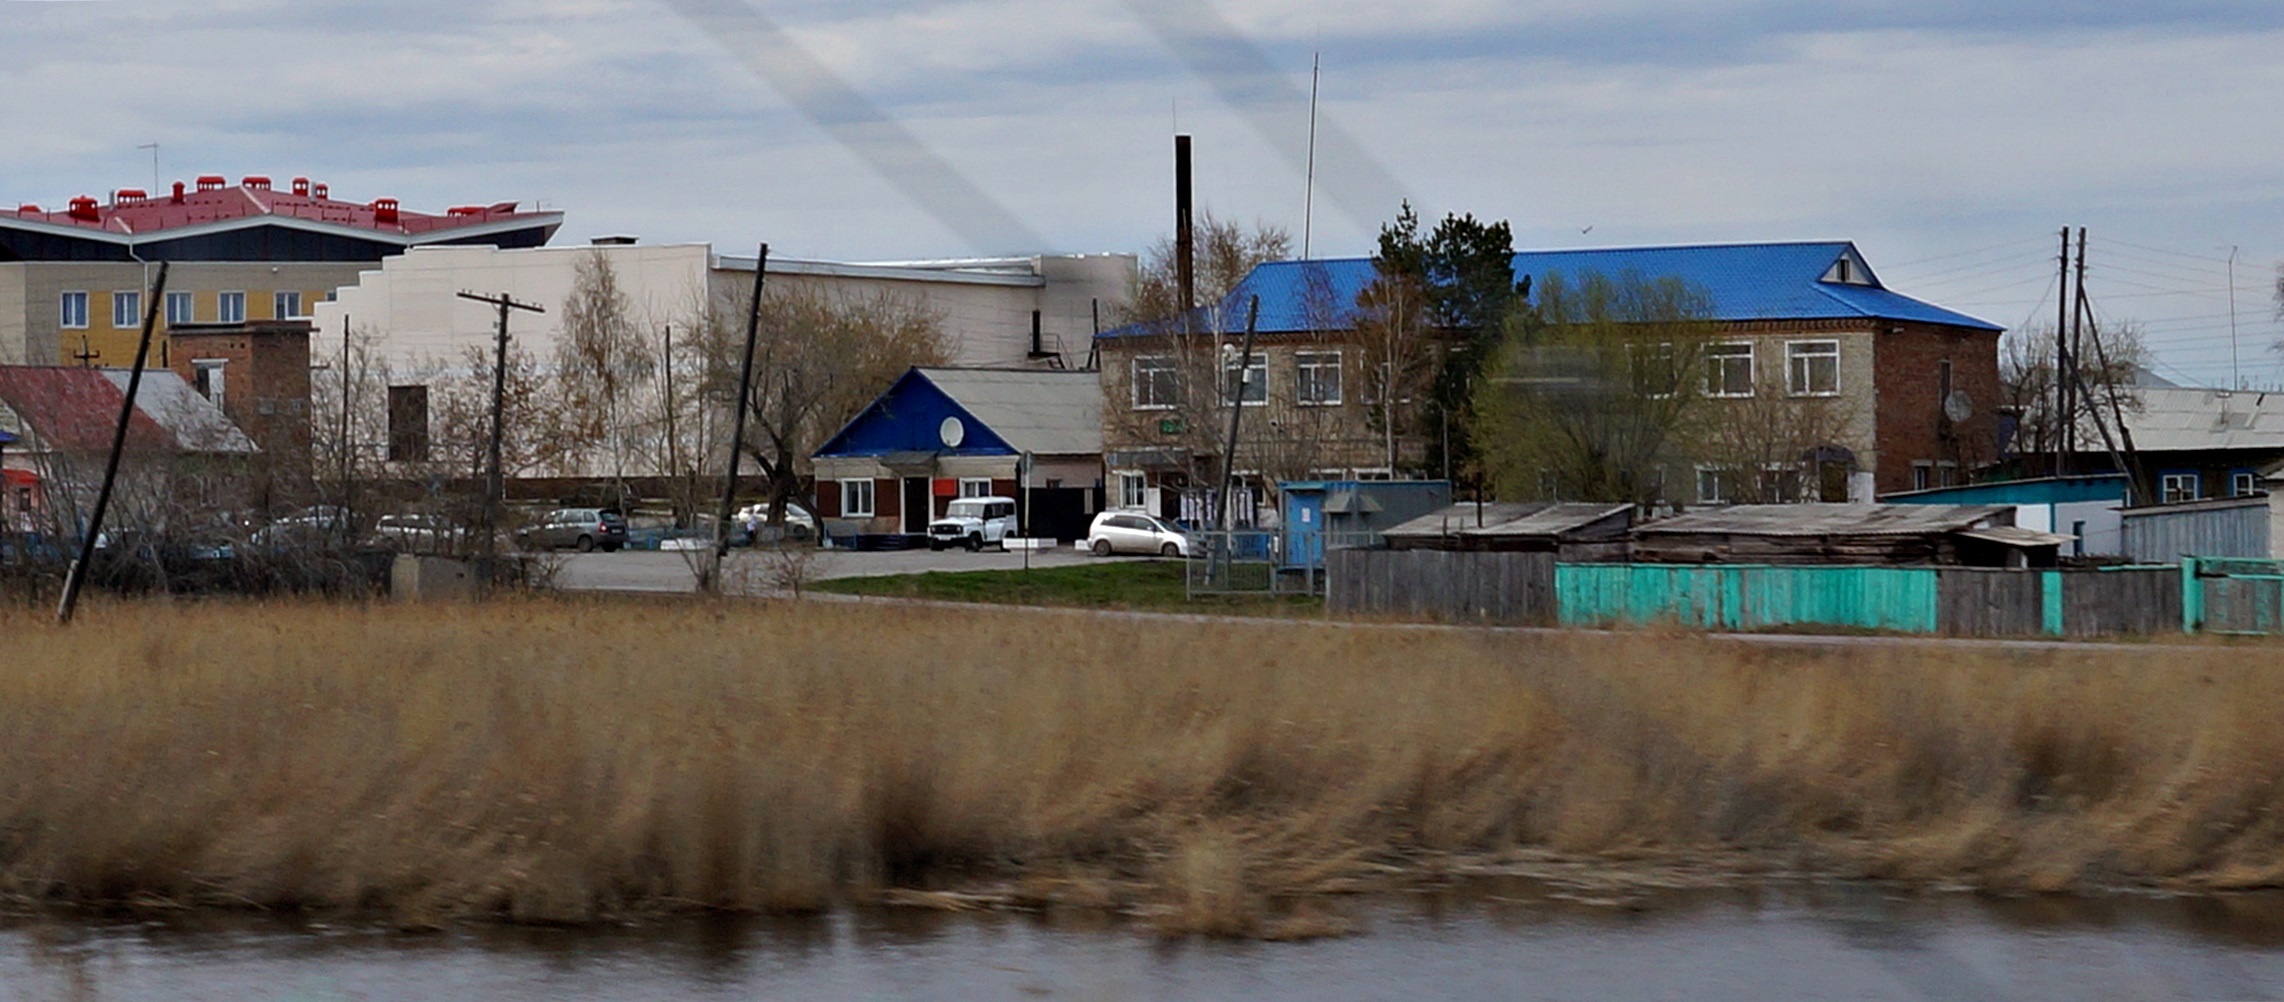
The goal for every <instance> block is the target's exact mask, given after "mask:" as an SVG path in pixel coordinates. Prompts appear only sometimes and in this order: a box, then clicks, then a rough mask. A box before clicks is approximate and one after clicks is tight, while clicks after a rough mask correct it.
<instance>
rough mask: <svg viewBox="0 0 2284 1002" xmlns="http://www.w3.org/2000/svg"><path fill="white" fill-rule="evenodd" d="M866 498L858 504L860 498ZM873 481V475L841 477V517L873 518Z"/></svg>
mask: <svg viewBox="0 0 2284 1002" xmlns="http://www.w3.org/2000/svg"><path fill="white" fill-rule="evenodd" d="M860 497H861V498H862V499H863V500H864V503H863V504H861V505H860V504H858V503H857V500H858V499H859V498H860ZM874 500H875V498H874V497H873V482H872V478H871V477H844V478H842V479H841V517H843V518H873V517H875V515H874V508H873V502H874Z"/></svg>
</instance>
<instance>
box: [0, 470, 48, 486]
mask: <svg viewBox="0 0 2284 1002" xmlns="http://www.w3.org/2000/svg"><path fill="white" fill-rule="evenodd" d="M0 482H4V483H7V484H8V485H10V486H13V487H38V486H39V485H40V475H39V474H37V473H33V472H32V471H30V470H0Z"/></svg>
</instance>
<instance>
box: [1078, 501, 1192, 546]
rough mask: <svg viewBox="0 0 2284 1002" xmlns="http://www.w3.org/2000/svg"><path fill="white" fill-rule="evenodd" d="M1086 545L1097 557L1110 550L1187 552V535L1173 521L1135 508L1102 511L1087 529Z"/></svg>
mask: <svg viewBox="0 0 2284 1002" xmlns="http://www.w3.org/2000/svg"><path fill="white" fill-rule="evenodd" d="M1086 547H1087V549H1089V550H1092V551H1094V555H1095V556H1098V557H1107V556H1109V555H1111V554H1113V553H1155V554H1157V555H1159V556H1161V557H1187V556H1189V555H1190V537H1189V534H1188V533H1185V532H1183V531H1182V530H1181V529H1180V528H1179V527H1177V526H1175V525H1174V524H1173V523H1171V522H1168V521H1166V520H1165V519H1162V518H1159V517H1157V516H1155V515H1145V514H1143V513H1141V512H1138V511H1106V512H1103V513H1102V514H1100V515H1096V516H1095V517H1094V524H1093V525H1091V526H1089V527H1088V528H1087V533H1086Z"/></svg>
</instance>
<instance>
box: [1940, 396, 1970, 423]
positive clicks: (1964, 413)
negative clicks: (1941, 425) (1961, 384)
mask: <svg viewBox="0 0 2284 1002" xmlns="http://www.w3.org/2000/svg"><path fill="white" fill-rule="evenodd" d="M1943 416H1944V417H1947V418H1950V419H1951V422H1952V423H1953V424H1957V423H1959V422H1961V421H1965V420H1966V419H1968V418H1971V417H1974V416H1975V400H1974V398H1973V397H1970V396H1968V395H1967V391H1965V390H1952V391H1951V395H1950V396H1948V397H1945V398H1944V400H1943Z"/></svg>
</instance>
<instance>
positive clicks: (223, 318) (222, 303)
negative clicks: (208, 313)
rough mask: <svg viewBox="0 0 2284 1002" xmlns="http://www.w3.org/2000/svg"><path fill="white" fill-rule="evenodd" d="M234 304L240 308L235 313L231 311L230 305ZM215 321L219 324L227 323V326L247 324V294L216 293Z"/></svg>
mask: <svg viewBox="0 0 2284 1002" xmlns="http://www.w3.org/2000/svg"><path fill="white" fill-rule="evenodd" d="M232 297H236V298H232ZM232 303H236V304H237V306H238V308H237V310H235V311H233V310H231V309H230V305H231V304H232ZM214 319H215V322H217V323H225V324H242V323H245V322H246V294H245V293H243V292H218V293H215V295H214Z"/></svg>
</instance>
